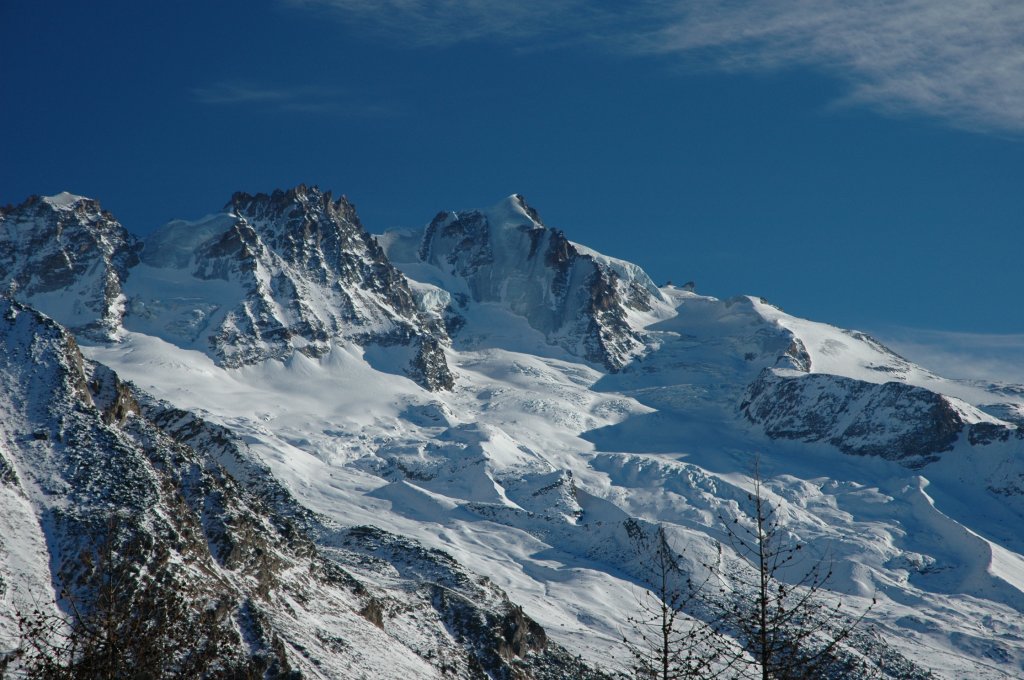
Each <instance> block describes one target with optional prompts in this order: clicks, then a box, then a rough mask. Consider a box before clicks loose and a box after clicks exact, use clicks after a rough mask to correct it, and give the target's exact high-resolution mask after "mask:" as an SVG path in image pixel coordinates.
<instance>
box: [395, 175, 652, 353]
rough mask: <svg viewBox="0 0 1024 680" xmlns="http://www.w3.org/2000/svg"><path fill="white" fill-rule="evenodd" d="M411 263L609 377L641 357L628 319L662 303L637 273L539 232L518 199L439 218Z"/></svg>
mask: <svg viewBox="0 0 1024 680" xmlns="http://www.w3.org/2000/svg"><path fill="white" fill-rule="evenodd" d="M390 242H391V243H392V244H394V245H395V246H396V248H398V249H400V248H401V245H399V243H398V240H397V239H390ZM416 255H417V257H418V259H419V260H420V261H422V262H426V263H428V264H430V265H433V266H435V267H437V268H439V269H441V270H442V271H443V272H445V273H446V274H448V275H453V276H456V277H459V278H461V279H463V280H464V281H465V282H466V285H467V287H468V289H469V293H470V295H471V296H472V298H473V300H475V301H476V302H500V303H503V304H504V305H505V306H507V307H508V308H509V309H510V310H511V311H512V312H514V313H515V314H517V315H520V316H522V317H524V318H526V320H527V321H528V322H529V324H530V325H531V326H532V327H533V328H535V329H537V330H539V331H541V332H542V333H544V334H545V336H546V337H547V339H548V341H549V342H551V343H552V344H556V345H560V346H562V347H563V348H565V349H567V350H568V351H570V352H571V353H573V354H575V355H577V356H582V357H583V358H585V359H587V360H588V361H591V362H594V363H597V364H600V365H602V366H604V367H605V368H607V369H608V370H611V371H617V370H619V369H621V368H622V367H623V366H624V365H626V364H627V363H628V362H629V361H630V360H631V359H632V358H633V357H635V356H636V355H638V354H640V353H641V352H642V351H643V350H644V341H643V337H642V334H641V333H640V331H639V330H638V329H637V327H636V325H634V324H632V323H631V321H630V316H631V315H633V314H636V313H639V314H643V313H647V312H651V311H652V309H653V308H654V306H655V305H657V304H659V303H664V299H663V296H662V294H661V292H660V291H659V290H658V288H657V286H656V285H655V284H654V283H653V282H652V281H651V279H650V277H648V276H647V274H646V273H644V271H643V270H642V269H640V268H639V267H637V266H636V265H633V264H630V263H628V262H624V261H621V260H616V259H614V258H610V257H606V256H604V255H601V254H600V253H597V252H595V251H592V250H590V249H588V248H585V247H584V246H580V245H578V244H576V243H573V242H572V241H570V240H569V239H568V238H567V237H566V236H565V234H564V233H563V232H562V231H561V230H558V229H552V228H550V227H547V226H545V225H544V223H543V221H542V220H541V218H540V216H539V214H538V213H537V211H536V210H535V209H533V208H532V207H530V205H529V204H527V202H526V200H525V199H524V198H523V197H522V196H521V195H520V194H513V195H511V196H509V197H508V198H506V199H505V200H503V201H502V202H500V203H498V204H497V205H495V206H493V207H492V208H490V209H488V210H472V211H456V212H441V213H439V214H438V215H437V216H436V217H435V218H434V219H433V221H431V222H430V224H429V225H428V226H427V228H426V229H425V231H424V233H423V237H422V240H421V242H420V245H419V248H418V252H417V253H416Z"/></svg>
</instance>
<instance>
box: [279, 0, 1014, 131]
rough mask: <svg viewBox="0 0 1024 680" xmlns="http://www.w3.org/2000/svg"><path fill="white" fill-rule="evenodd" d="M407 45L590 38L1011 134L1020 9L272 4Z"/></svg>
mask: <svg viewBox="0 0 1024 680" xmlns="http://www.w3.org/2000/svg"><path fill="white" fill-rule="evenodd" d="M284 1H285V2H287V3H289V4H292V5H300V6H307V7H314V6H315V7H324V8H328V9H331V10H334V11H336V12H338V13H340V14H341V15H342V16H343V17H344V18H345V19H346V20H347V21H349V22H358V23H361V24H362V25H364V26H366V27H369V28H370V29H371V30H376V31H378V32H383V33H386V34H388V35H390V36H392V37H394V38H395V39H397V40H402V41H405V42H407V43H410V44H415V45H448V44H453V43H457V42H463V41H472V40H481V39H496V40H502V41H518V42H522V41H530V42H532V43H533V44H535V45H536V44H538V43H543V42H545V41H551V42H555V43H558V44H561V43H564V42H566V41H579V40H586V41H598V42H600V43H601V44H603V45H604V46H605V47H609V48H613V49H625V50H629V51H633V52H645V53H655V54H664V55H672V56H675V57H677V58H679V59H680V60H681V61H683V62H684V63H685V64H687V65H689V66H691V67H694V68H703V69H707V68H712V69H723V70H727V71H750V70H761V71H764V70H776V69H784V68H789V67H793V66H806V67H811V68H817V69H823V70H825V71H827V72H829V73H832V74H834V75H836V76H837V77H839V78H840V79H843V80H845V81H846V82H847V83H848V84H849V91H848V94H847V96H846V97H845V98H844V100H843V101H844V102H845V103H852V104H866V105H870V106H872V107H875V108H877V109H879V110H882V111H885V112H887V113H907V112H912V113H920V114H925V115H929V116H934V117H937V118H940V119H944V120H946V121H947V122H948V123H950V124H952V125H954V126H957V127H962V128H968V129H975V130H983V131H990V132H1008V133H1014V134H1016V133H1020V132H1024V2H1022V1H1021V0H889V1H883V0H640V1H638V2H632V3H622V4H621V5H620V8H619V9H609V8H607V7H601V6H600V5H599V4H598V3H593V2H585V1H584V0H519V1H518V2H509V1H508V0H376V1H374V0H284Z"/></svg>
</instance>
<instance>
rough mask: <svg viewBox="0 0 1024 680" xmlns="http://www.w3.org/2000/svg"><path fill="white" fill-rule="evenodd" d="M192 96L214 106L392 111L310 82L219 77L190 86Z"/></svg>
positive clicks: (363, 112) (352, 112)
mask: <svg viewBox="0 0 1024 680" xmlns="http://www.w3.org/2000/svg"><path fill="white" fill-rule="evenodd" d="M192 95H193V97H194V98H195V100H196V101H197V102H199V103H201V104H208V105H214V106H257V107H263V108H269V109H275V110H281V111H289V112H296V113H332V114H341V115H356V116H362V115H365V116H380V115H390V114H391V113H393V112H392V111H391V109H389V108H388V107H385V106H382V105H380V104H376V103H373V102H366V101H357V100H355V98H353V97H352V96H351V95H350V94H349V93H348V92H346V91H344V90H342V89H336V88H329V87H318V86H310V85H293V86H281V87H273V86H265V85H256V84H253V83H247V82H232V81H222V82H219V83H214V84H212V85H208V86H205V87H197V88H195V89H193V90H192Z"/></svg>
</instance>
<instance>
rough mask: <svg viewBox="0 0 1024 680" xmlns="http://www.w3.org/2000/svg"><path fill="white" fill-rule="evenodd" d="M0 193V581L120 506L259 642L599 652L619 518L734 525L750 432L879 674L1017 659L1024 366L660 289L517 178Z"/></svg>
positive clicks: (368, 654) (970, 668) (429, 672)
mask: <svg viewBox="0 0 1024 680" xmlns="http://www.w3.org/2000/svg"><path fill="white" fill-rule="evenodd" d="M0 220H2V221H0V229H2V230H3V231H2V233H0V239H2V241H0V243H2V244H3V250H0V276H2V277H3V279H4V281H7V282H16V283H15V284H14V285H8V290H9V292H10V294H11V296H12V297H13V298H15V299H17V300H21V301H23V302H24V303H26V304H29V305H33V306H36V307H37V308H39V309H40V310H41V311H43V312H45V313H46V314H48V315H49V316H50V317H52V320H50V319H48V318H45V317H43V316H41V315H39V314H38V313H37V312H35V311H33V310H32V309H30V308H29V307H26V306H24V305H23V304H21V303H19V302H14V301H6V302H4V305H6V307H5V308H4V310H0V311H3V319H4V320H5V323H7V326H6V327H5V328H6V331H5V332H6V335H5V336H4V338H3V339H4V342H5V343H6V344H5V351H4V365H3V373H2V375H0V379H2V380H3V391H4V394H3V395H0V398H2V399H3V402H2V404H3V405H2V408H3V414H4V415H3V422H2V426H3V428H4V444H3V446H4V448H3V449H2V451H0V456H2V458H0V464H2V465H0V479H3V480H4V482H3V483H0V492H2V493H3V496H2V498H3V503H4V507H5V509H6V508H10V510H9V512H7V513H6V516H7V519H5V520H4V521H5V522H6V523H7V524H6V525H5V528H4V532H2V534H0V541H3V543H2V544H0V576H2V577H3V581H2V584H3V585H2V587H3V589H4V590H3V595H2V598H3V602H4V603H6V604H7V605H8V609H7V611H8V612H10V609H11V605H12V604H16V603H18V602H24V601H26V600H25V598H27V597H29V595H30V594H32V596H35V597H38V594H39V593H49V594H50V596H51V597H52V592H53V591H52V583H51V576H50V574H51V571H50V568H51V567H48V566H47V565H48V564H49V565H52V568H54V569H57V568H58V567H59V566H60V565H61V564H64V563H68V564H73V563H74V562H75V560H76V559H77V556H78V553H77V552H76V551H79V550H80V549H81V545H80V541H79V542H78V543H76V542H75V541H74V540H72V537H74V536H76V535H79V534H80V533H81V532H80V531H78V530H77V529H75V528H74V527H76V526H78V525H75V524H68V525H67V526H68V527H71V528H67V529H61V528H60V527H61V526H64V525H62V524H61V522H70V521H71V520H66V519H64V517H65V516H70V517H73V518H74V520H73V521H74V522H80V523H83V522H84V523H87V522H88V521H94V518H96V517H99V516H100V513H101V511H103V509H104V508H109V507H111V506H113V507H118V508H125V509H126V510H127V509H129V508H134V511H133V513H131V516H132V517H134V518H135V519H134V520H133V523H132V524H131V527H132V529H133V530H135V531H138V532H142V533H145V534H147V535H150V534H151V535H153V536H154V537H157V538H158V539H160V540H163V539H161V538H160V537H169V536H184V535H188V536H190V537H191V538H190V540H189V541H186V542H184V543H182V542H181V541H176V542H175V541H169V540H168V541H165V542H164V543H165V544H166V545H167V546H168V547H167V548H166V549H167V550H169V551H172V552H173V553H174V554H175V555H176V558H175V560H173V563H174V564H176V565H180V566H179V567H178V568H177V570H176V571H175V573H174V578H176V579H178V580H179V581H180V583H182V584H183V586H182V587H187V588H190V589H192V590H190V592H196V593H202V588H201V584H202V583H203V582H204V581H202V579H200V578H199V577H198V574H217V575H218V578H219V579H221V581H223V582H224V583H225V584H227V586H226V587H227V591H226V592H229V593H230V601H231V603H232V604H231V606H229V607H226V608H225V612H226V614H225V619H224V625H225V627H226V628H227V629H230V630H233V631H235V633H236V635H237V640H238V641H243V640H244V641H245V642H246V644H247V645H248V647H247V648H248V649H250V650H253V651H252V654H254V655H255V656H257V657H258V658H261V659H265V661H266V664H267V666H268V667H270V666H271V665H273V664H277V665H276V666H274V668H278V669H281V668H284V667H285V666H287V667H288V668H291V669H295V670H298V671H300V672H301V673H302V674H304V675H306V676H308V677H359V675H358V674H355V675H354V674H353V671H352V670H351V669H358V670H359V672H361V673H363V674H364V675H365V676H366V677H373V678H377V677H380V678H399V677H442V676H444V673H445V672H446V671H445V669H449V671H450V674H449V676H451V675H452V674H453V675H454V677H483V676H481V675H480V672H484V673H488V674H490V677H495V678H496V677H536V678H547V677H550V678H577V677H587V674H591V673H595V672H598V671H605V672H608V673H615V672H618V671H621V670H623V669H624V668H625V663H626V659H625V656H626V655H625V650H624V648H623V647H622V643H621V639H622V636H623V635H627V636H629V635H631V634H632V633H631V631H630V629H629V626H628V624H627V618H628V617H629V616H630V615H632V614H634V613H635V610H636V606H637V604H636V602H637V600H636V594H637V591H638V589H639V588H640V585H639V584H640V583H641V582H642V580H643V576H642V574H643V569H644V564H643V562H644V556H643V555H642V554H638V552H637V549H636V544H635V540H634V539H635V536H637V535H638V534H649V533H650V532H651V531H653V529H654V527H655V526H657V525H658V524H660V525H662V526H664V527H665V528H666V530H667V531H668V535H669V536H670V538H671V540H672V541H673V543H674V545H675V546H676V547H677V548H678V549H680V550H681V551H682V553H683V556H684V558H685V559H686V560H688V561H689V562H690V563H691V564H692V565H694V568H695V569H698V568H699V565H701V564H706V563H707V562H708V561H710V560H712V559H713V556H715V555H717V554H718V551H719V550H720V549H721V550H724V551H725V554H726V555H727V556H728V553H729V547H728V542H727V541H726V540H725V539H726V534H725V533H724V531H723V528H722V522H723V521H731V520H733V519H735V520H737V521H743V520H744V518H745V517H749V515H750V513H751V508H750V504H749V498H748V494H749V491H750V489H751V488H752V483H753V480H752V475H753V472H754V465H755V461H757V465H758V466H759V470H760V475H761V477H762V478H763V481H764V485H765V486H764V489H765V493H766V494H767V497H768V499H769V500H770V502H772V503H773V504H774V505H776V506H778V508H779V512H780V517H782V518H783V520H784V524H785V527H786V531H787V532H790V535H792V536H793V537H794V539H795V540H800V541H801V542H804V543H806V544H807V546H808V549H807V551H805V552H806V554H807V555H808V557H807V558H806V559H808V560H812V561H813V560H814V559H818V558H824V559H827V560H829V562H830V563H831V564H833V578H832V579H831V580H830V581H829V583H828V588H829V589H830V590H831V591H832V592H833V593H835V594H836V596H838V597H842V598H843V602H844V607H849V608H850V610H851V611H863V610H864V609H866V608H867V607H868V604H869V603H870V601H871V599H872V598H877V599H878V604H877V605H875V606H874V607H873V608H872V609H871V610H870V613H869V616H868V619H869V621H870V623H871V625H873V626H874V627H875V629H876V630H878V631H879V633H880V635H881V636H882V637H883V638H884V639H885V640H886V642H887V644H886V645H884V646H880V647H879V649H878V655H880V656H882V657H884V660H885V668H886V669H887V670H886V673H887V676H888V677H890V678H902V677H925V675H926V672H927V671H929V670H930V671H932V672H933V673H934V676H935V677H939V678H961V677H967V676H970V677H975V678H1015V677H1020V676H1021V675H1022V674H1024V618H1022V614H1024V539H1022V534H1021V532H1020V527H1021V526H1024V461H1022V458H1024V434H1022V430H1021V429H1020V427H1019V425H1020V422H1021V414H1022V413H1024V388H1015V387H1014V386H1005V385H1004V386H1000V387H998V389H997V388H994V387H989V386H985V385H979V384H969V383H963V382H958V381H953V380H947V379H944V378H942V377H940V376H937V375H935V374H933V373H931V372H929V371H927V370H925V369H922V368H920V367H918V366H915V365H914V364H912V363H911V362H909V361H907V360H905V359H903V358H901V357H899V356H897V355H896V354H894V353H892V352H891V351H889V350H887V349H886V348H885V347H884V346H882V345H881V344H880V343H878V342H877V341H875V340H873V339H872V338H870V337H869V336H867V335H865V334H863V333H859V332H856V331H847V330H842V329H838V328H835V327H832V326H829V325H827V324H821V323H816V322H812V321H806V320H802V319H798V318H795V317H792V316H790V315H788V314H786V313H785V312H783V311H781V310H780V309H778V308H777V307H774V306H772V305H770V304H768V303H766V302H764V301H763V300H760V299H758V298H755V297H736V298H730V299H725V300H722V299H717V298H713V297H708V296H703V295H698V294H696V293H694V292H693V291H691V290H688V289H680V288H675V287H672V286H665V287H662V288H658V287H657V286H655V285H654V284H653V283H652V282H651V280H650V278H649V277H648V276H647V275H646V274H645V273H644V272H643V270H642V269H641V268H640V267H638V266H636V265H634V264H631V263H627V262H624V261H621V260H616V259H614V258H611V257H608V256H605V255H602V254H599V253H596V252H594V251H592V250H590V249H587V248H586V247H584V246H581V245H578V244H575V243H573V242H571V241H569V240H567V238H566V236H565V235H564V234H562V232H560V231H558V230H556V229H552V228H549V227H547V226H545V225H544V224H543V222H542V221H541V219H540V217H539V215H538V214H537V212H536V211H535V210H533V209H532V208H530V207H529V206H528V205H527V204H526V202H525V200H524V199H523V198H522V197H520V196H518V195H515V196H511V197H509V198H508V199H506V200H505V201H503V202H501V203H499V204H498V205H496V206H495V207H493V208H490V209H488V210H483V211H459V212H443V213H440V214H439V215H438V216H437V217H435V218H434V219H433V220H432V221H431V222H430V223H429V224H428V225H427V226H426V227H425V228H424V229H420V230H404V231H394V232H388V233H385V234H381V235H379V236H377V237H376V238H374V237H371V236H370V235H369V234H367V232H366V231H365V229H363V227H362V226H361V224H360V223H359V220H358V218H357V217H356V214H355V211H354V208H353V207H352V206H351V204H349V203H348V202H347V201H346V200H345V199H340V200H338V201H335V200H333V199H332V198H331V197H330V195H329V194H327V193H322V192H320V191H319V190H317V189H315V188H308V187H304V186H299V187H296V188H295V189H292V190H288V191H276V192H274V193H273V194H270V195H267V194H257V195H255V196H251V195H248V194H236V195H235V196H234V197H233V198H232V200H231V201H230V202H229V203H228V205H227V206H226V207H225V208H224V209H223V210H222V211H221V212H220V213H216V214H214V215H211V216H208V217H206V218H203V219H201V220H198V221H194V222H185V221H176V222H172V223H170V224H168V225H167V226H165V227H163V228H162V229H160V230H158V231H157V232H155V233H154V234H152V235H151V236H150V237H148V238H147V239H145V241H144V244H143V245H142V246H141V250H140V246H139V245H138V243H139V241H138V240H137V239H135V238H134V237H132V236H131V235H130V234H128V233H127V232H126V231H125V230H124V229H123V228H122V227H121V226H120V225H118V224H117V223H116V221H114V220H113V218H112V217H110V216H109V215H107V214H105V213H102V211H100V209H99V207H98V205H97V204H96V203H95V202H93V201H90V200H88V199H80V198H77V197H73V196H71V195H68V194H62V195H60V196H58V197H53V198H33V199H29V201H27V202H26V203H25V204H23V205H22V206H18V207H17V208H10V209H5V210H4V212H3V213H2V215H0ZM65 235H68V236H67V237H66V236H65ZM83 243H84V244H87V245H86V247H83V246H82V245H81V244H83ZM31 244H35V245H31ZM47 253H50V254H51V255H47ZM53 253H64V255H62V256H61V257H62V258H63V259H61V260H60V261H61V263H62V265H61V266H62V267H64V269H62V270H60V271H61V272H66V273H60V274H59V275H56V274H53V273H52V272H51V270H50V269H48V267H52V266H53V265H52V264H48V263H51V261H56V260H51V259H47V257H56V255H52V254H53ZM63 263H70V264H63ZM111 281H114V282H115V283H116V285H114V284H113V283H110V282H111ZM61 291H63V293H62V292H61ZM51 300H61V301H64V303H63V304H47V302H49V301H51ZM19 319H20V321H19ZM58 323H60V324H63V325H64V326H66V327H68V328H69V329H71V332H73V333H75V334H76V335H77V336H78V340H79V343H80V344H81V347H82V349H81V354H80V353H79V351H78V349H76V345H75V341H74V340H73V339H72V336H71V335H70V334H69V332H68V331H65V330H63V329H62V328H61V327H60V326H58V325H57V324H58ZM96 329H102V330H103V332H102V333H97V332H95V331H96ZM82 355H84V357H85V358H83V357H82ZM123 381H130V382H123ZM113 452H116V453H117V455H113V456H112V455H111V454H112V453H113ZM111 466H119V467H118V468H117V469H113V468H112V467H111ZM179 498H180V499H182V500H177V499H179ZM90 518H93V519H90ZM76 532H77V533H76ZM157 543H158V544H159V540H158V541H157ZM723 546H724V547H723ZM268 556H270V557H268ZM797 571H799V570H797ZM52 573H54V574H56V573H57V571H53V572H52ZM261 574H262V576H260V575H261ZM732 587H741V584H733V586H732ZM505 593H507V597H506V595H505ZM19 598H21V599H19ZM197 599H198V600H201V597H199V596H197ZM513 603H515V604H513ZM520 607H521V609H520ZM254 611H258V615H256V614H253V612H254ZM693 615H695V616H700V612H699V611H695V612H693ZM254 616H255V619H254V618H253V617H254ZM256 619H258V620H259V621H260V622H262V623H261V624H260V625H259V626H256V628H253V626H252V623H251V622H252V621H253V620H256ZM256 629H258V631H259V634H260V635H262V636H263V637H262V638H259V640H262V642H258V644H257V643H256V642H250V637H251V635H254V634H255V633H252V631H253V630H256ZM0 633H2V634H5V635H6V636H7V637H6V638H4V639H0V643H4V642H5V640H6V641H7V642H8V643H9V641H10V640H11V639H12V636H13V633H14V631H13V629H12V627H11V624H10V620H9V619H7V620H6V623H5V622H4V620H0ZM257 637H258V636H257ZM253 639H256V638H253ZM274 640H277V641H276V642H274ZM338 640H343V641H344V644H341V643H339V642H338ZM2 646H3V645H2V644H0V648H2ZM243 648H246V647H245V645H243V644H242V642H237V644H236V646H235V647H232V649H234V650H235V651H234V652H233V653H236V654H239V655H244V654H245V653H246V652H244V650H243ZM573 655H580V656H581V657H582V661H581V660H576V658H575V657H574V656H573ZM341 669H346V670H344V671H343V670H341ZM480 669H483V670H482V671H480ZM474 673H476V674H475V675H474ZM517 674H518V675H517ZM449 676H444V677H449Z"/></svg>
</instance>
